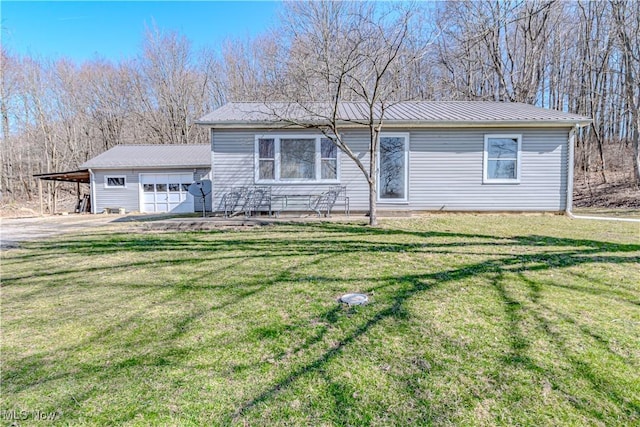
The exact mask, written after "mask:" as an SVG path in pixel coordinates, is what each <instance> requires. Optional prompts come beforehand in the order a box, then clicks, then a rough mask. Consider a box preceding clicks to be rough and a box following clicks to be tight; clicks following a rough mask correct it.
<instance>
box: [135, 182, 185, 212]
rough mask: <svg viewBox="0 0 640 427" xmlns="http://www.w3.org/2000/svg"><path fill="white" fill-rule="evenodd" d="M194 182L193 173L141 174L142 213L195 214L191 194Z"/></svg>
mask: <svg viewBox="0 0 640 427" xmlns="http://www.w3.org/2000/svg"><path fill="white" fill-rule="evenodd" d="M192 182H193V174H192V173H142V174H140V186H141V190H142V196H141V197H140V200H141V205H140V212H144V213H159V212H172V213H186V212H193V211H194V206H193V196H192V195H191V194H189V185H191V183H192Z"/></svg>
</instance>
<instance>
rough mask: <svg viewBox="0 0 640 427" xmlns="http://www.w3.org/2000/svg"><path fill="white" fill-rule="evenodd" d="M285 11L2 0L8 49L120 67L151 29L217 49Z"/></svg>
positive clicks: (263, 4) (227, 5) (257, 6)
mask: <svg viewBox="0 0 640 427" xmlns="http://www.w3.org/2000/svg"><path fill="white" fill-rule="evenodd" d="M280 7H281V4H280V3H279V2H272V1H190V2H178V1H137V2H133V1H106V2H105V1H94V2H91V1H83V2H79V1H76V2H59V1H48V2H33V1H4V0H2V2H1V3H0V8H1V9H0V16H1V18H2V21H1V22H2V44H3V45H4V46H5V47H7V48H8V49H9V51H10V52H12V53H17V54H22V55H26V54H29V55H33V56H38V57H43V58H51V59H55V58H60V57H67V58H70V59H73V60H75V61H77V62H83V61H86V60H91V59H93V58H96V57H100V58H106V59H110V60H113V61H116V62H117V61H119V60H121V59H125V58H130V57H133V56H134V55H136V54H137V53H139V52H140V46H141V44H142V38H143V34H144V31H145V28H149V27H151V26H152V25H153V24H154V23H155V25H156V26H157V27H158V28H159V29H161V30H174V31H177V32H178V33H180V34H183V35H184V36H186V37H187V38H188V39H189V40H190V41H191V42H192V43H193V46H194V48H196V49H197V48H201V47H204V46H210V47H214V48H216V49H217V48H218V47H219V46H220V45H221V43H222V42H223V41H224V40H225V39H228V38H234V39H235V38H239V39H247V38H248V37H252V36H255V35H256V34H259V33H262V32H264V31H265V30H267V29H268V28H269V27H271V26H273V25H275V23H276V21H277V18H278V11H279V9H280Z"/></svg>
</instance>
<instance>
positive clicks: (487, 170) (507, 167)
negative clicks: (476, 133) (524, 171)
mask: <svg viewBox="0 0 640 427" xmlns="http://www.w3.org/2000/svg"><path fill="white" fill-rule="evenodd" d="M521 145H522V136H521V135H485V137H484V176H483V182H484V183H488V184H517V183H519V182H520V153H521Z"/></svg>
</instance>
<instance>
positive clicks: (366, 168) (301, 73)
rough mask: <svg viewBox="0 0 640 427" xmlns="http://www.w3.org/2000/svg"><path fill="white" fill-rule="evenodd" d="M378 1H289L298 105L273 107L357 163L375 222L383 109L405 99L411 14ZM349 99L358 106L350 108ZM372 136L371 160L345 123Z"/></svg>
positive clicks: (292, 87)
mask: <svg viewBox="0 0 640 427" xmlns="http://www.w3.org/2000/svg"><path fill="white" fill-rule="evenodd" d="M374 6H375V5H373V4H366V3H339V2H328V1H323V2H304V3H303V2H299V3H292V4H291V5H290V7H291V9H290V11H289V15H288V16H287V24H288V26H287V28H288V31H289V34H291V39H290V52H289V61H288V69H287V72H288V76H287V77H288V79H287V85H286V87H285V88H283V89H284V90H286V93H287V98H288V99H292V100H294V101H295V102H294V103H293V104H292V105H290V106H292V107H293V108H289V109H287V108H285V109H283V108H282V104H278V106H277V107H276V108H273V114H275V115H276V116H277V117H278V118H279V119H280V120H284V121H286V122H289V123H291V124H295V125H297V126H301V127H305V128H313V129H317V130H320V131H321V132H322V134H323V135H324V136H325V137H327V138H328V139H330V140H331V141H332V142H333V143H334V144H335V145H337V146H338V148H339V149H340V150H342V151H343V152H344V153H345V154H346V155H347V156H348V157H349V158H350V159H351V160H352V161H353V162H355V164H356V165H357V167H358V168H359V169H360V171H361V172H362V174H363V176H364V177H365V179H366V181H367V183H368V186H369V224H370V225H377V223H378V220H377V199H378V188H377V182H378V172H379V171H378V153H379V146H380V133H381V132H382V129H383V126H384V123H385V118H386V111H387V109H388V108H389V107H391V106H392V105H393V104H394V103H396V102H397V101H398V100H400V87H401V81H402V79H401V78H399V74H402V73H403V72H404V71H405V69H406V68H407V66H408V64H410V63H411V62H412V61H413V60H415V58H416V56H415V55H412V56H411V57H408V58H407V57H406V56H405V55H406V54H407V52H408V50H407V49H406V48H407V47H408V44H409V37H410V29H411V24H412V16H413V15H412V13H411V11H410V10H405V9H401V8H391V9H387V10H382V9H381V8H378V9H376V8H375V7H374ZM345 102H352V104H350V105H351V106H353V107H354V108H355V109H356V110H358V111H359V114H358V115H357V116H354V115H348V114H345V111H344V109H343V108H344V106H345V105H346V104H345ZM345 125H346V126H353V125H357V126H361V127H362V128H363V129H367V131H368V135H369V143H368V164H367V163H365V162H366V160H363V159H362V158H361V157H360V156H359V153H357V152H355V151H354V150H353V149H352V147H351V146H350V144H349V142H348V141H347V140H345V138H344V132H343V131H342V130H343V126H345Z"/></svg>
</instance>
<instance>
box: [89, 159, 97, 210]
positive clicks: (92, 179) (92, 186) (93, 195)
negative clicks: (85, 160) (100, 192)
mask: <svg viewBox="0 0 640 427" xmlns="http://www.w3.org/2000/svg"><path fill="white" fill-rule="evenodd" d="M95 184H96V183H95V177H94V175H93V171H92V170H91V169H89V189H90V190H91V213H92V214H94V213H96V185H95Z"/></svg>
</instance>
